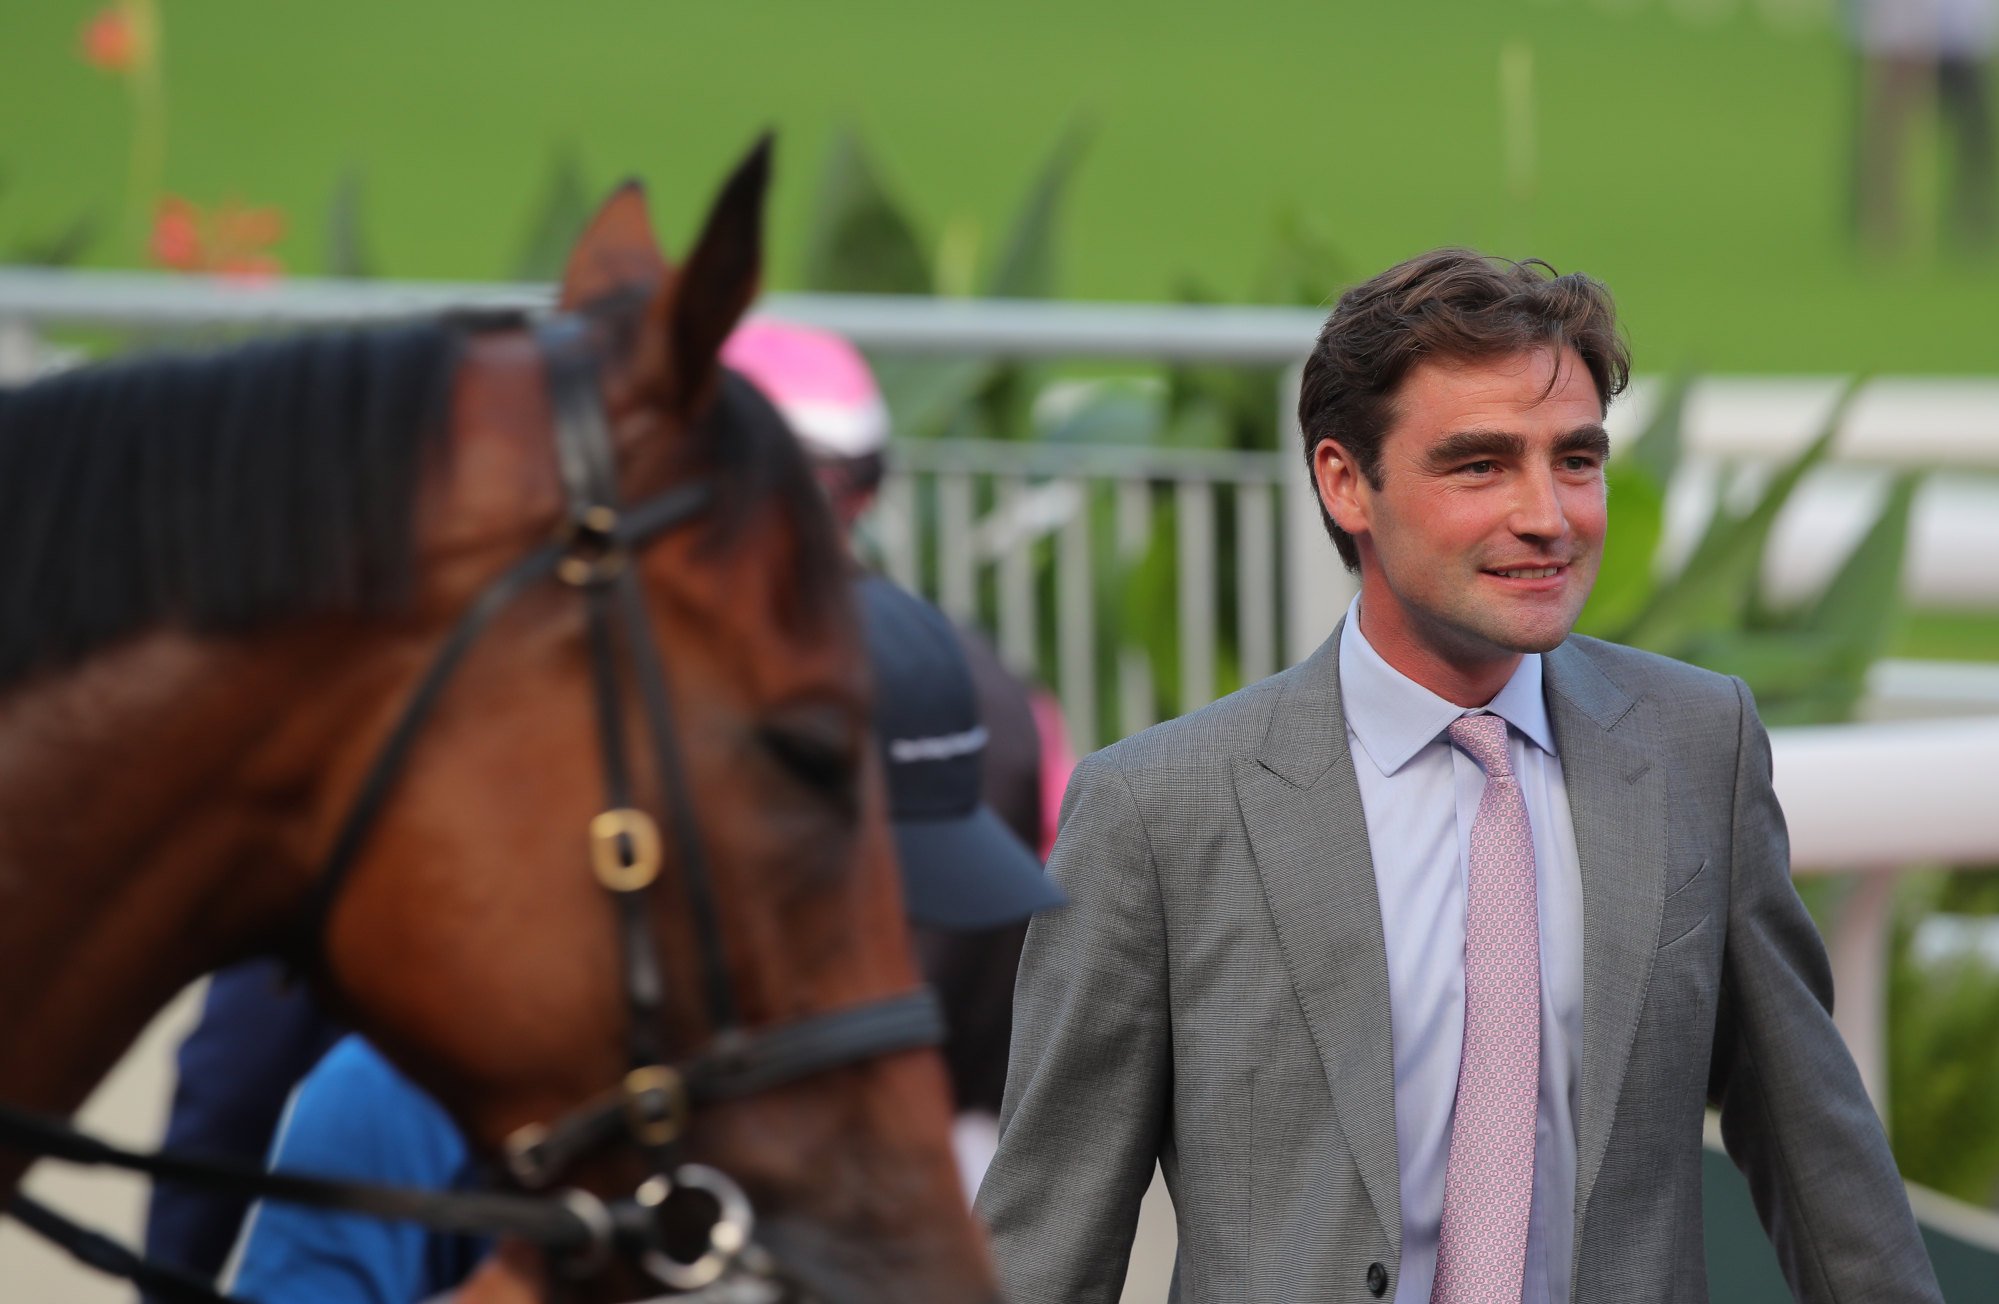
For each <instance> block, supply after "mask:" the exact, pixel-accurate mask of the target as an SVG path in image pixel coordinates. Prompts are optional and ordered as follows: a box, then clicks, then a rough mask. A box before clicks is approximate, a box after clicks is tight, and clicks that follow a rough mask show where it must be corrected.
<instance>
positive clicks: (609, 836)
mask: <svg viewBox="0 0 1999 1304" xmlns="http://www.w3.org/2000/svg"><path fill="white" fill-rule="evenodd" d="M661 858H662V850H661V844H660V838H659V825H657V824H655V823H654V822H653V818H652V816H650V815H648V814H646V813H645V812H644V811H642V810H634V809H632V808H631V807H630V806H619V807H616V808H614V809H612V810H607V811H602V812H599V813H598V814H597V815H596V816H595V817H594V818H592V819H591V821H590V868H591V870H592V871H593V872H595V873H596V875H597V881H598V882H599V883H602V884H603V885H604V886H605V887H607V888H609V889H610V890H611V891H613V892H636V891H638V890H640V889H641V888H645V887H650V886H651V885H652V882H653V880H654V879H656V878H658V877H659V869H660V863H661Z"/></svg>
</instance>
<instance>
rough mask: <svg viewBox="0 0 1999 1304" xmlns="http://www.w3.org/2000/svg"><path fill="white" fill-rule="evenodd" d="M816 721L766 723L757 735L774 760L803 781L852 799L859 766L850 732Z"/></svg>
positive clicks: (858, 775)
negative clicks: (825, 725) (828, 726)
mask: <svg viewBox="0 0 1999 1304" xmlns="http://www.w3.org/2000/svg"><path fill="white" fill-rule="evenodd" d="M814 725H818V722H811V723H809V724H808V723H806V722H798V721H787V722H785V723H784V724H766V725H765V726H764V727H762V728H761V729H759V730H758V731H757V737H758V738H759V739H760V740H761V741H762V743H763V745H764V747H765V748H766V749H768V750H769V752H770V754H771V755H772V756H774V757H776V758H777V760H778V763H779V764H781V765H783V766H784V768H785V769H787V770H789V771H791V773H792V774H793V775H795V776H796V777H797V778H798V779H800V780H801V781H803V782H804V783H806V784H807V785H809V786H811V787H813V788H816V789H818V790H819V791H821V792H823V793H825V794H827V795H828V796H831V797H835V798H838V799H840V800H841V801H843V802H846V801H851V800H853V797H854V794H855V788H856V784H857V781H858V779H859V777H860V766H859V763H858V760H857V758H856V756H855V754H854V745H853V738H852V735H851V734H849V733H848V732H847V731H846V730H844V729H835V728H827V727H824V726H823V725H819V727H814Z"/></svg>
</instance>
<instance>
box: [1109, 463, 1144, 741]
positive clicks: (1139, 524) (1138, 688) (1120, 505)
mask: <svg viewBox="0 0 1999 1304" xmlns="http://www.w3.org/2000/svg"><path fill="white" fill-rule="evenodd" d="M1151 548H1152V483H1151V481H1149V480H1120V481H1118V486H1117V549H1118V573H1119V576H1120V578H1119V584H1120V585H1121V586H1128V585H1130V584H1131V583H1132V580H1133V577H1134V574H1135V572H1136V571H1137V569H1138V567H1139V566H1140V565H1141V564H1142V563H1143V562H1144V561H1145V556H1146V553H1148V552H1149V551H1151ZM1136 638H1137V631H1135V630H1129V629H1125V628H1123V626H1122V625H1120V626H1119V628H1118V653H1117V684H1118V727H1119V728H1120V729H1122V730H1123V731H1124V732H1125V733H1126V734H1127V735H1129V734H1135V733H1137V732H1138V731H1139V730H1141V729H1143V728H1145V727H1147V726H1148V725H1150V724H1152V723H1153V698H1152V655H1151V653H1150V652H1149V651H1148V650H1147V648H1146V646H1145V644H1144V643H1142V642H1137V641H1134V640H1135V639H1136Z"/></svg>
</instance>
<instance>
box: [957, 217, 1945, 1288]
mask: <svg viewBox="0 0 1999 1304" xmlns="http://www.w3.org/2000/svg"><path fill="white" fill-rule="evenodd" d="M1627 371H1628V358H1627V354H1626V352H1625V348H1624V345H1623V343H1622V341H1621V339H1620V338H1619V336H1618V332H1617V328H1616V323H1615V320H1614V316H1613V312H1612V308H1611V303H1610V299H1609V297H1608V295H1607V294H1606V293H1605V291H1604V290H1603V287H1602V286H1601V285H1599V284H1597V283H1596V282H1594V281H1592V280H1590V279H1588V278H1587V277H1582V276H1576V275H1570V276H1560V277H1558V276H1555V275H1554V273H1553V272H1552V270H1551V269H1548V268H1546V267H1544V266H1542V265H1539V264H1532V263H1530V264H1525V265H1521V264H1513V263H1507V262H1501V261H1498V260H1492V259H1487V258H1484V257H1481V256H1479V255H1476V254H1473V253H1470V252H1468V251H1464V250H1442V251H1438V252H1436V253H1432V254H1428V255H1424V256H1423V257H1420V258H1417V259H1413V260H1411V261H1409V262H1407V263H1403V264H1401V265H1399V266H1397V267H1394V268H1391V269H1390V270H1388V271H1386V272H1384V273H1382V274H1381V275H1380V276H1377V277H1375V278H1374V279H1373V280H1371V281H1368V282H1367V283H1365V284H1363V285H1360V286H1358V287H1356V288H1354V289H1353V290H1351V291H1349V292H1348V293H1347V294H1345V295H1344V296H1342V298H1341V299H1340V302H1339V304H1338V306H1337V307H1336V308H1335V310H1334V312H1333V314H1332V316H1331V318H1330V319H1329V320H1328V321H1327V323H1326V326H1325V329H1324V331H1323V332H1322V333H1321V335H1320V337H1319V340H1318V344H1317V346H1316V348H1315V349H1314V351H1313V353H1312V356H1311V358H1310V360H1309V361H1308V362H1307V364H1306V368H1305V374H1304V383H1303V388H1302V391H1301V396H1300V402H1299V419H1300V424H1301V426H1302V428H1303V431H1304V435H1305V441H1306V452H1307V459H1308V463H1309V465H1310V468H1311V473H1312V475H1313V477H1314V480H1315V483H1316V485H1317V488H1318V492H1319V498H1320V503H1321V506H1322V508H1323V509H1324V511H1325V514H1326V523H1327V527H1328V529H1329V530H1330V531H1331V533H1332V535H1333V539H1334V542H1335V543H1336V545H1337V546H1338V548H1339V551H1340V553H1341V556H1342V558H1343V559H1344V560H1345V562H1346V564H1347V565H1348V567H1349V568H1351V569H1354V570H1356V571H1358V573H1359V575H1360V597H1359V598H1358V600H1357V601H1356V603H1355V606H1354V608H1353V609H1352V610H1350V611H1349V613H1348V616H1347V618H1346V620H1344V621H1343V622H1342V623H1341V626H1340V628H1339V629H1338V630H1336V631H1335V632H1334V634H1333V636H1332V637H1331V638H1330V639H1328V640H1327V642H1326V644H1325V645H1324V646H1323V647H1321V648H1320V649H1319V651H1318V652H1316V653H1315V654H1313V655H1312V656H1311V657H1310V658H1308V659H1307V660H1306V661H1304V662H1303V663H1302V664H1300V665H1298V666H1295V667H1293V668H1292V669H1290V670H1287V671H1285V672H1283V673H1282V674H1279V675H1276V676H1274V677H1273V678H1271V679H1268V680H1265V681H1264V682H1262V683H1260V684H1257V685H1254V686H1252V687H1250V688H1247V689H1244V690H1243V691H1242V692H1240V693H1237V694H1235V695H1233V696H1231V697H1229V698H1227V699H1225V700H1223V701H1221V702H1218V703H1216V704H1215V705H1213V706H1211V707H1208V708H1206V709H1205V710H1201V711H1197V712H1195V713H1193V714H1192V715H1189V716H1186V717H1184V718H1182V719H1179V720H1176V721H1172V722H1170V723H1167V724H1164V725H1160V726H1158V727H1157V728H1154V729H1150V730H1147V731H1146V732H1144V733H1142V734H1139V735H1137V736H1136V737H1133V738H1130V739H1127V740H1125V741H1124V742H1122V743H1120V744H1118V745H1116V746H1114V747H1111V748H1108V749H1106V750H1105V751H1103V752H1100V753H1098V754H1097V755H1095V756H1093V757H1091V758H1090V759H1089V760H1088V761H1086V762H1085V763H1084V764H1083V765H1082V766H1081V767H1080V768H1079V769H1078V771H1077V773H1076V776H1075V778H1074V780H1073V781H1072V783H1071V784H1070V788H1069V793H1068V797H1067V800H1066V802H1065V808H1064V818H1063V825H1062V835H1061V839H1060V841H1059V842H1058V843H1057V845H1056V849H1055V854H1054V858H1053V861H1052V862H1051V865H1050V868H1051V871H1052V872H1053V873H1054V875H1055V876H1056V877H1057V878H1058V879H1059V880H1060V882H1061V884H1062V886H1063V887H1064V889H1065V890H1066V891H1067V893H1068V895H1069V897H1070V900H1071V903H1072V904H1071V905H1070V906H1069V908H1068V909H1067V910H1065V911H1059V912H1056V913H1053V914H1049V915H1044V916H1042V917H1041V918H1039V919H1037V920H1036V921H1035V923H1034V924H1033V926H1032V929H1031V931H1030V934H1029V938H1028V943H1027V950H1026V956H1025V959H1024V961H1023V964H1022V968H1021V973H1020V980H1019V987H1018V990H1017V994H1016V1007H1015V1024H1014V1043H1013V1054H1012V1065H1011V1069H1010V1071H1009V1074H1008V1081H1007V1090H1006V1102H1005V1108H1004V1112H1003V1114H1002V1118H1001V1135H1000V1144H999V1152H998V1155H997V1157H996V1159H995V1160H994V1163H993V1166H992V1168H991V1169H990V1171H989V1173H988V1175H987V1178H986V1182H985V1186H984V1187H983V1189H982V1190H981V1191H980V1194H979V1210H980V1212H981V1214H982V1215H983V1216H984V1217H985V1219H986V1221H987V1223H988V1225H989V1227H990V1228H991V1231H992V1236H993V1248H994V1255H995V1259H996V1261H997V1263H998V1265H999V1270H1000V1275H1001V1278H1002V1281H1003V1283H1004V1285H1005V1287H1006V1290H1007V1292H1008V1296H1009V1298H1011V1299H1013V1300H1015V1301H1017V1302H1019V1304H1076V1302H1078V1301H1101V1302H1103V1304H1111V1302H1112V1301H1115V1300H1116V1299H1117V1297H1118V1294H1119V1290H1120V1288H1121V1286H1122V1283H1123V1281H1124V1275H1125V1266H1126V1260H1127V1257H1128V1255H1129V1251H1130V1246H1131V1237H1132V1231H1133V1225H1134V1221H1135V1218H1136V1215H1137V1211H1138V1205H1139V1201H1140V1198H1141V1196H1142V1195H1143V1194H1144V1192H1145V1189H1146V1187H1147V1185H1148V1182H1149V1180H1150V1177H1151V1173H1152V1168H1153V1164H1154V1162H1155V1160H1156V1161H1157V1162H1158V1163H1159V1164H1160V1165H1161V1166H1162V1168H1163V1169H1164V1172H1165V1176H1166V1181H1167V1185H1168V1187H1169V1189H1170V1190H1171V1192H1172V1195H1173V1202H1174V1207H1175V1211H1176V1216H1177V1220H1178V1224H1179V1236H1180V1256H1179V1261H1178V1264H1177V1265H1176V1271H1175V1294H1176V1296H1177V1297H1178V1298H1180V1299H1183V1300H1188V1301H1214V1302H1215V1304H1223V1302H1227V1304H1237V1302H1240V1301H1256V1302H1258V1304H1261V1302H1263V1301H1308V1300H1310V1301H1335V1300H1354V1301H1365V1300H1370V1299H1389V1298H1392V1299H1393V1300H1395V1301H1396V1304H1426V1301H1427V1302H1429V1304H1465V1302H1467V1301H1479V1302H1481V1304H1484V1302H1487V1301H1505V1304H1515V1302H1516V1301H1527V1302H1529V1304H1554V1302H1556V1301H1565V1300H1576V1301H1588V1302H1592V1304H1594V1302H1598V1301H1601V1302H1603V1304H1632V1302H1637V1301H1699V1300H1704V1299H1705V1298H1706V1296H1707V1282H1706V1275H1705V1271H1706V1270H1705V1266H1704V1257H1703V1253H1702V1241H1701V1224H1700V1208H1701V1203H1700V1148H1701V1127H1702V1115H1703V1108H1704V1106H1705V1105H1706V1104H1708V1103H1709V1102H1713V1103H1715V1104H1717V1105H1719V1107H1720V1109H1721V1112H1722V1132H1723V1136H1724V1138H1725V1139H1726V1141H1727V1144H1728V1148H1729V1152H1730V1154H1731V1155H1732V1156H1733V1157H1734V1158H1735V1161H1736V1162H1737V1163H1738V1164H1739V1165H1740V1166H1741V1167H1742V1168H1743V1170H1744V1171H1745V1172H1746V1173H1747V1174H1748V1176H1749V1180H1750V1184H1751V1187H1752V1189H1753V1191H1754V1194H1755V1197H1756V1202H1757V1207H1758V1208H1759V1210H1760V1211H1761V1213H1762V1217H1763V1221H1764V1224H1765V1226H1766V1228H1767V1229H1768V1231H1769V1234H1770V1237H1771V1240H1772V1241H1773V1243H1774V1244H1775V1246H1776V1248H1777V1252H1778V1257H1779V1259H1780V1260H1781V1262H1782V1265H1783V1268H1784V1272H1785V1275H1786V1276H1787V1278H1788V1279H1789V1281H1790V1283H1791V1288H1792V1291H1793V1293H1794V1294H1795V1295H1796V1296H1797V1298H1799V1299H1800V1300H1810V1301H1834V1300H1838V1301H1867V1302H1868V1304H1877V1302H1878V1301H1902V1300H1922V1301H1933V1300H1937V1299H1939V1298H1940V1296H1939V1294H1938V1290H1937V1286H1936V1281H1935V1277H1934V1275H1933V1273H1932V1272H1931V1269H1930V1266H1929V1262H1928V1259H1927V1257H1926V1255H1925V1253H1924V1250H1923V1246H1922V1242H1921V1240H1920V1237H1919V1236H1918V1233H1917V1231H1916V1227H1915V1223H1914V1219H1913V1218H1912V1217H1911V1215H1910V1212H1909V1207H1908V1202H1907V1199H1906V1197H1905V1196H1904V1193H1903V1190H1902V1187H1901V1184H1900V1182H1899V1181H1898V1179H1897V1175H1896V1172H1895V1166H1894V1161H1893V1159H1892V1158H1891V1157H1890V1155H1889V1152H1888V1147H1887V1144H1886V1141H1885V1139H1884V1137H1883V1135H1882V1132H1881V1128H1880V1125H1879V1123H1878V1121H1877V1120H1876V1118H1875V1115H1874V1112H1873V1110H1872V1108H1871V1106H1870V1105H1869V1103H1868V1100H1867V1097H1866V1095H1865V1093H1864V1091H1863V1090H1862V1088H1861V1085H1860V1080H1859V1076H1858V1074H1857V1073H1856V1072H1855V1070H1854V1066H1853V1063H1852V1061H1851V1059H1850V1058H1849V1056H1848V1055H1847V1053H1846V1050H1845V1047H1844V1046H1843V1044H1842V1043H1841V1041H1840V1038H1839V1034H1838V1033H1837V1032H1836V1031H1835V1030H1834V1028H1833V1024H1832V1020H1831V1017H1830V1007H1831V1000H1832V985H1831V976H1830V973H1829V971H1828V967H1827V963H1826V958H1825V954H1824V950H1823V947H1822V946H1821V944H1820V941H1819V938H1818V935H1817V933H1816V931H1815V930H1814V928H1813V925H1812V922H1811V920H1810V918H1809V917H1808V916H1807V915H1806V913H1805V911H1804V908H1803V907H1802V906H1801V905H1800V904H1799V901H1798V898H1797V895H1796V893H1795V892H1794V891H1793V890H1792V886H1791V881H1790V872H1789V869H1790V867H1789V851H1788V847H1787V844H1786V839H1785V833H1784V824H1783V817H1782V814H1781V812H1780V811H1779V810H1778V807H1777V802H1776V798H1775V796H1774V795H1773V793H1772V791H1771V787H1770V753H1769V744H1768V740H1767V739H1766V737H1765V735H1764V731H1763V728H1762V725H1761V724H1760V722H1759V721H1758V720H1757V717H1756V712H1755V708H1754V705H1753V704H1752V702H1751V700H1750V697H1749V693H1748V691H1747V689H1746V688H1745V687H1744V686H1743V685H1742V684H1741V683H1740V682H1739V681H1737V680H1733V679H1728V678H1724V677H1722V676H1719V675H1715V674H1711V673H1708V672H1706V671H1702V670H1698V669H1695V668H1693V667H1690V666H1686V665H1682V664H1680V663H1677V662H1674V661H1670V660H1667V659H1665V658H1662V657H1658V656H1653V655H1650V654H1647V653H1643V652H1638V651H1635V650H1632V649H1630V648H1625V647H1619V646H1617V645H1614V644H1609V643H1603V642H1599V641H1596V640H1593V639H1588V638H1582V637H1576V636H1572V635H1571V634H1570V629H1571V627H1572V626H1573V624H1574V622H1575V619H1576V616H1577V614H1578V613H1579V612H1580V611H1581V609H1582V605H1583V602H1584V601H1585V599H1586V598H1587V597H1588V595H1589V590H1590V587H1591V584H1592V583H1593V581H1594V579H1595V576H1596V568H1597V563H1598V559H1599V557H1600V555H1601V550H1602V544H1603V538H1604V533H1605V530H1606V527H1607V520H1606V505H1605V483H1604V461H1605V458H1606V456H1607V453H1608V441H1607V438H1606V436H1605V434H1604V430H1603V425H1602V421H1603V417H1604V414H1605V412H1606V411H1607V409H1608V405H1609V403H1610V400H1611V399H1612V398H1613V397H1614V396H1615V395H1616V394H1617V393H1618V392H1619V391H1620V390H1621V389H1622V388H1623V386H1624V382H1625V379H1626V375H1627Z"/></svg>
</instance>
